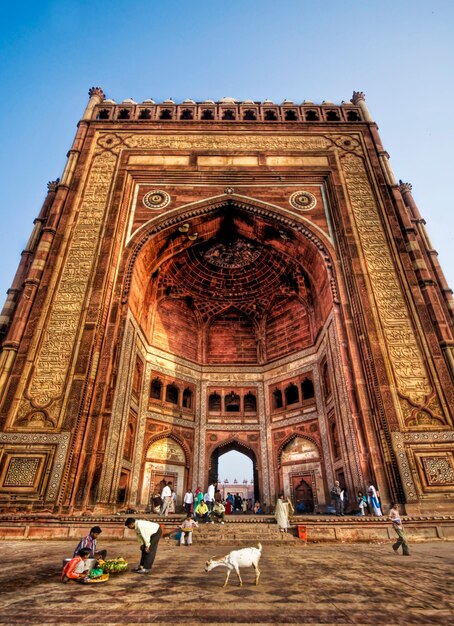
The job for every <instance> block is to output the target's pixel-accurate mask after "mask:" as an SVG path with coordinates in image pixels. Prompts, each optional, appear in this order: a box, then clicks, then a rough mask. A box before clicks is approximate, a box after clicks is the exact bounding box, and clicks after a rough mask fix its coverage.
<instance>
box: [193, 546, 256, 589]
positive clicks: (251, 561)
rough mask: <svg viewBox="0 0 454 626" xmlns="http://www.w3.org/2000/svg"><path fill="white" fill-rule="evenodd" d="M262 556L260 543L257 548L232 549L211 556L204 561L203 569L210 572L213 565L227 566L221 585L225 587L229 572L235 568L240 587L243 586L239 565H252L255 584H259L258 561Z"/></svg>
mask: <svg viewBox="0 0 454 626" xmlns="http://www.w3.org/2000/svg"><path fill="white" fill-rule="evenodd" d="M261 556H262V544H261V543H259V544H258V548H243V549H242V550H232V552H230V553H229V554H227V555H226V556H223V557H215V556H214V557H213V558H211V559H210V560H209V561H207V562H206V563H205V571H206V572H211V570H212V569H214V568H215V567H219V566H220V565H221V566H222V567H226V568H227V577H226V579H225V583H224V584H223V587H226V585H227V583H228V580H229V577H230V572H231V571H232V570H235V572H236V573H237V575H238V579H239V581H240V587H242V586H243V581H242V580H241V576H240V567H253V568H254V569H255V584H256V585H258V584H259V578H260V570H259V561H260V557H261Z"/></svg>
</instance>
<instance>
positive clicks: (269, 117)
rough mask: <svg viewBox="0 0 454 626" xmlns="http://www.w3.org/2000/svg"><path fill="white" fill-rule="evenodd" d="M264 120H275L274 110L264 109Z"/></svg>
mask: <svg viewBox="0 0 454 626" xmlns="http://www.w3.org/2000/svg"><path fill="white" fill-rule="evenodd" d="M265 120H266V121H267V122H275V121H276V120H277V116H276V113H275V111H270V110H268V111H265Z"/></svg>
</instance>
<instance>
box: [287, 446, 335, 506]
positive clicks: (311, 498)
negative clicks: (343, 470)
mask: <svg viewBox="0 0 454 626" xmlns="http://www.w3.org/2000/svg"><path fill="white" fill-rule="evenodd" d="M279 463H280V467H281V470H280V471H281V476H280V480H281V485H282V490H283V492H284V493H285V494H286V495H290V496H291V498H292V500H293V502H294V505H295V507H296V506H297V505H298V504H299V503H302V504H303V508H304V512H305V513H314V512H316V511H318V510H319V508H320V507H321V506H324V505H325V502H326V496H325V487H324V480H323V477H324V468H323V459H322V457H321V454H320V450H319V447H318V445H317V444H316V443H315V441H313V440H312V439H309V438H306V437H300V436H295V437H292V438H291V439H290V440H289V441H287V443H285V444H284V446H283V447H282V448H281V450H280V457H279Z"/></svg>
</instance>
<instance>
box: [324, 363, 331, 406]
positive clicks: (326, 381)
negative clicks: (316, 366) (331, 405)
mask: <svg viewBox="0 0 454 626" xmlns="http://www.w3.org/2000/svg"><path fill="white" fill-rule="evenodd" d="M322 380H323V389H324V391H325V398H327V397H328V396H330V395H331V378H330V375H329V372H328V363H327V362H326V361H325V363H323V368H322Z"/></svg>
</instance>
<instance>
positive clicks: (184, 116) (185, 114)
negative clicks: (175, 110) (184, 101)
mask: <svg viewBox="0 0 454 626" xmlns="http://www.w3.org/2000/svg"><path fill="white" fill-rule="evenodd" d="M193 118H194V113H193V111H192V110H191V109H183V111H182V112H181V115H180V120H192V119H193Z"/></svg>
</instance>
